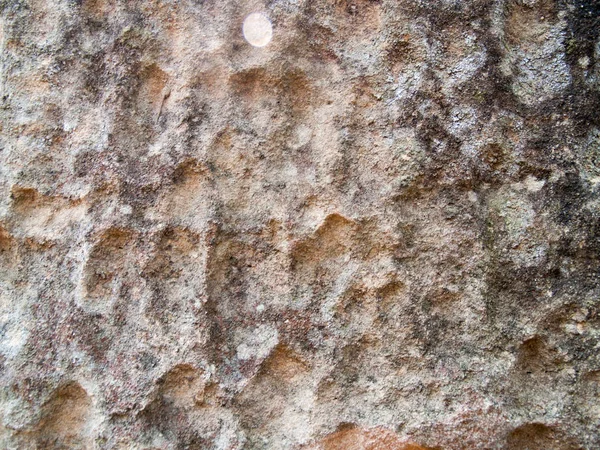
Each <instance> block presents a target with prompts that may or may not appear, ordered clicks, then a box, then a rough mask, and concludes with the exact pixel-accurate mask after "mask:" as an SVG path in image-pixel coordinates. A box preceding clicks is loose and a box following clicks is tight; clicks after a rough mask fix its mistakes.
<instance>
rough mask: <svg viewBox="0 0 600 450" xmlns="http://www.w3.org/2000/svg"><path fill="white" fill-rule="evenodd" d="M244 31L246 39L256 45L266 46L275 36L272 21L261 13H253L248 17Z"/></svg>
mask: <svg viewBox="0 0 600 450" xmlns="http://www.w3.org/2000/svg"><path fill="white" fill-rule="evenodd" d="M242 31H243V32H244V37H245V38H246V40H247V41H248V42H249V43H250V44H251V45H253V46H255V47H264V46H265V45H267V44H268V43H269V42H271V38H272V37H273V27H272V25H271V21H270V20H269V19H267V18H266V17H265V16H264V15H263V14H261V13H252V14H250V15H249V16H248V17H246V20H244V26H243V27H242Z"/></svg>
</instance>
